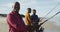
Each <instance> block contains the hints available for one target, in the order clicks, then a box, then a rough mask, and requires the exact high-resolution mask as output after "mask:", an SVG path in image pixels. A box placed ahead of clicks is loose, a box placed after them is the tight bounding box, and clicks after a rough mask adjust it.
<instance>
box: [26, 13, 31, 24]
mask: <svg viewBox="0 0 60 32" xmlns="http://www.w3.org/2000/svg"><path fill="white" fill-rule="evenodd" d="M28 18H30V14H29V13H26V15H25V24H26V25H31V21H29V19H28Z"/></svg>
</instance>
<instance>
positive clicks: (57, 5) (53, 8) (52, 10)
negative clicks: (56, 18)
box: [41, 3, 60, 20]
mask: <svg viewBox="0 0 60 32" xmlns="http://www.w3.org/2000/svg"><path fill="white" fill-rule="evenodd" d="M58 5H60V3H58V4H57V5H56V6H55V7H54V8H53V9H52V10H50V11H49V12H48V13H47V14H46V15H45V16H44V17H46V16H47V15H48V14H49V13H51V12H52V11H53V10H54V9H55V8H56V7H57V6H58ZM42 19H43V18H42ZM42 19H41V20H42Z"/></svg>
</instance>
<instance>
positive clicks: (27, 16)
mask: <svg viewBox="0 0 60 32" xmlns="http://www.w3.org/2000/svg"><path fill="white" fill-rule="evenodd" d="M30 13H31V8H28V9H27V13H26V15H25V24H26V26H27V30H28V31H29V32H31V31H30V30H31V21H30Z"/></svg>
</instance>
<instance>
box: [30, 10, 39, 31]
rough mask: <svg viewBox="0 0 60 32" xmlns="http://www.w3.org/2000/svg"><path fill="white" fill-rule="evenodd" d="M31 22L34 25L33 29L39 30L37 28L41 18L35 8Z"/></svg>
mask: <svg viewBox="0 0 60 32" xmlns="http://www.w3.org/2000/svg"><path fill="white" fill-rule="evenodd" d="M30 19H31V22H32V26H33V30H37V29H36V28H37V27H38V22H39V18H38V16H37V15H36V10H35V9H33V14H32V15H31V17H30Z"/></svg>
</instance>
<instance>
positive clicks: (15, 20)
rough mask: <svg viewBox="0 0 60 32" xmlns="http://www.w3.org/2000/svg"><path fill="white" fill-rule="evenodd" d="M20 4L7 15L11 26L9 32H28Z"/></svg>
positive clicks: (16, 4) (16, 3) (17, 3)
mask: <svg viewBox="0 0 60 32" xmlns="http://www.w3.org/2000/svg"><path fill="white" fill-rule="evenodd" d="M19 9H20V4H19V2H15V5H14V9H13V11H12V12H11V13H9V14H8V15H7V23H8V25H9V32H26V26H25V24H24V21H23V20H22V17H21V16H20V14H19Z"/></svg>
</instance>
